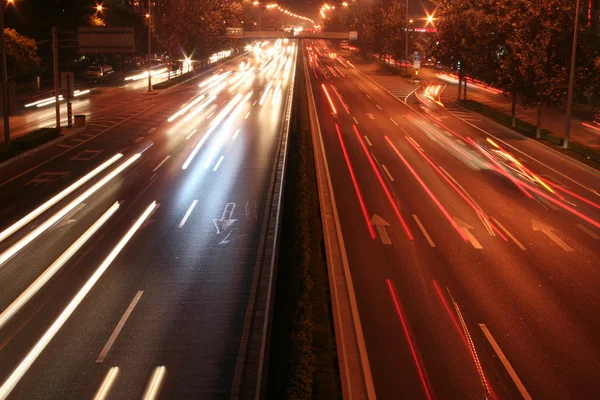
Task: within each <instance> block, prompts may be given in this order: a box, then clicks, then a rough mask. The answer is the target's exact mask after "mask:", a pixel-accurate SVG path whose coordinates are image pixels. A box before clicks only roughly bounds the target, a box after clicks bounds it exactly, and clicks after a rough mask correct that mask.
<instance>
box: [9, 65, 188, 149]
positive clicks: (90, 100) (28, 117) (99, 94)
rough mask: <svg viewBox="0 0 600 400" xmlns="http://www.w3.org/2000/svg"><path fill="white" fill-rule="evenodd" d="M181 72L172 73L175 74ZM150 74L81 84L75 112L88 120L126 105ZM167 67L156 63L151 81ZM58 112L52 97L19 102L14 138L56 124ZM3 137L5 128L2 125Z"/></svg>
mask: <svg viewBox="0 0 600 400" xmlns="http://www.w3.org/2000/svg"><path fill="white" fill-rule="evenodd" d="M178 74H179V71H175V72H172V73H171V77H175V76H176V75H178ZM147 77H148V75H147V73H144V72H140V71H138V72H132V73H131V74H129V75H127V76H126V77H125V78H124V79H123V80H120V81H117V80H115V79H111V80H107V81H98V82H95V81H92V82H89V83H87V84H84V85H79V86H78V88H77V89H75V90H76V91H75V97H74V98H73V99H72V101H71V103H72V111H73V115H77V114H83V115H85V116H86V118H87V120H88V122H89V121H90V120H93V119H94V118H96V117H98V116H101V115H103V114H104V113H106V111H107V110H110V109H111V108H113V107H115V106H125V105H127V104H128V103H130V102H132V101H136V100H138V99H139V97H140V94H141V93H144V92H146V91H147V90H148V79H147ZM168 78H169V77H168V72H167V71H166V67H165V66H157V67H154V68H153V70H152V84H153V85H156V84H158V83H160V82H164V81H166V80H167V79H168ZM60 110H61V125H62V126H63V127H66V126H67V124H68V118H67V105H66V103H65V101H64V100H61V101H60ZM55 125H56V111H55V103H54V100H53V97H52V96H51V95H50V96H48V97H42V98H40V99H38V100H36V101H31V102H27V103H25V104H19V105H18V115H17V116H14V117H11V118H10V132H11V137H13V138H16V137H18V136H22V135H24V134H27V133H29V132H32V131H34V130H36V129H39V128H44V127H54V126H55ZM0 132H2V138H0V140H4V137H3V135H4V127H3V126H2V127H0Z"/></svg>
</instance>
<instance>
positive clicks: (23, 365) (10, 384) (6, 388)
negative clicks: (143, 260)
mask: <svg viewBox="0 0 600 400" xmlns="http://www.w3.org/2000/svg"><path fill="white" fill-rule="evenodd" d="M155 208H156V201H154V202H152V204H150V205H149V206H148V207H147V208H146V210H145V211H144V212H143V213H142V215H141V216H140V217H139V218H138V219H137V221H135V223H134V224H133V225H132V226H131V228H130V229H129V231H127V233H126V234H125V236H123V238H121V240H120V241H119V243H118V244H117V245H116V246H115V247H114V248H113V249H112V251H111V252H110V253H109V255H108V256H107V257H106V258H105V259H104V261H103V262H102V264H100V266H99V267H98V269H96V271H95V272H94V274H93V275H92V276H91V277H90V279H88V281H87V282H86V283H85V285H83V287H82V288H81V289H80V290H79V292H77V294H76V295H75V297H73V299H72V300H71V301H70V302H69V304H68V305H67V307H66V308H65V309H64V310H63V312H62V313H60V315H59V316H58V318H57V319H56V320H55V321H54V322H53V323H52V325H51V326H50V328H48V330H47V331H46V332H45V333H44V335H43V336H42V337H41V338H40V340H39V341H38V342H37V343H36V344H35V346H33V348H32V349H31V350H30V351H29V353H27V356H25V358H24V359H23V360H22V361H21V362H20V363H19V365H18V366H17V368H15V369H14V371H13V372H12V373H11V374H10V376H9V377H8V378H7V379H6V381H4V383H3V384H2V386H0V400H5V399H6V398H7V397H8V395H9V394H10V392H12V390H13V389H14V388H15V386H16V385H17V384H18V383H19V381H20V380H21V379H22V378H23V376H24V375H25V373H26V372H27V371H28V370H29V368H31V366H32V365H33V363H34V362H35V360H36V359H37V358H38V357H39V355H40V354H41V353H42V351H44V349H45V348H46V346H47V345H48V343H50V341H51V340H52V339H53V338H54V336H56V333H57V332H58V331H59V329H60V328H62V326H63V325H64V324H65V322H66V321H67V319H69V317H70V316H71V314H73V312H74V311H75V309H76V308H77V306H79V304H80V303H81V302H82V301H83V299H84V298H85V296H87V294H88V293H89V292H90V290H92V288H93V287H94V285H95V284H96V282H98V280H99V279H100V277H101V276H102V275H103V274H104V272H105V271H106V270H107V269H108V267H109V266H110V264H111V263H112V262H113V261H114V260H115V258H117V256H118V255H119V253H120V252H121V250H123V248H124V247H125V245H126V244H127V243H128V242H129V240H130V239H131V238H132V237H133V235H134V234H135V233H136V232H137V230H138V229H139V228H140V226H142V224H143V223H144V221H145V220H146V218H148V216H149V215H150V214H151V213H152V211H153V210H154V209H155Z"/></svg>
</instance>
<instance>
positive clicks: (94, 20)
mask: <svg viewBox="0 0 600 400" xmlns="http://www.w3.org/2000/svg"><path fill="white" fill-rule="evenodd" d="M90 26H106V22H105V21H104V20H103V19H102V18H100V17H99V16H98V15H97V14H92V15H90Z"/></svg>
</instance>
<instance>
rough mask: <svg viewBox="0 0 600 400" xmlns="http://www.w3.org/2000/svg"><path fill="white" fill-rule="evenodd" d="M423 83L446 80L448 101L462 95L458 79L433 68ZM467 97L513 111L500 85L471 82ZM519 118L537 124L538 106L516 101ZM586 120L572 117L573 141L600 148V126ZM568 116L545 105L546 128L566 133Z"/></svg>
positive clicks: (423, 73)
mask: <svg viewBox="0 0 600 400" xmlns="http://www.w3.org/2000/svg"><path fill="white" fill-rule="evenodd" d="M419 75H420V77H421V79H422V80H423V83H426V82H436V83H444V84H446V85H447V86H446V88H445V90H444V92H443V93H442V102H443V103H444V104H448V103H451V102H454V101H456V100H457V98H458V81H457V80H456V79H454V78H452V77H450V76H448V75H445V74H443V73H440V71H436V70H434V69H430V68H423V69H421V72H420V74H419ZM467 99H470V100H475V101H477V102H480V103H483V104H485V105H487V106H488V107H491V108H493V109H495V110H497V111H500V112H502V113H503V114H505V115H507V116H510V115H511V107H512V105H511V98H510V97H509V96H504V95H503V94H501V93H499V91H498V90H497V89H492V88H486V87H483V86H481V85H478V84H471V83H469V84H467ZM516 114H517V118H518V119H520V120H522V121H525V122H529V123H531V124H533V125H536V122H537V110H536V108H535V107H524V106H523V105H521V104H520V103H519V101H518V100H517V105H516ZM583 123H584V121H582V120H580V119H577V118H574V117H573V118H571V137H570V141H575V142H578V143H580V144H583V145H585V146H588V147H591V148H593V149H599V150H600V128H593V127H586V126H584V125H583ZM565 124H566V116H565V114H564V112H563V111H560V110H556V109H552V108H550V107H544V108H543V109H542V128H544V129H546V130H548V131H550V132H552V133H553V134H555V135H558V136H560V137H564V130H565Z"/></svg>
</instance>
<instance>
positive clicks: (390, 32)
mask: <svg viewBox="0 0 600 400" xmlns="http://www.w3.org/2000/svg"><path fill="white" fill-rule="evenodd" d="M405 23H406V21H405V15H404V7H403V6H402V4H401V3H399V2H397V1H395V0H376V1H375V3H373V4H372V5H371V7H370V8H369V11H368V13H367V17H366V20H365V23H364V25H363V33H364V41H363V43H364V44H365V46H366V48H367V49H368V51H369V52H371V53H376V54H379V55H391V56H393V57H397V58H399V57H403V55H404V43H405V42H404V37H405V35H404V25H405Z"/></svg>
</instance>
